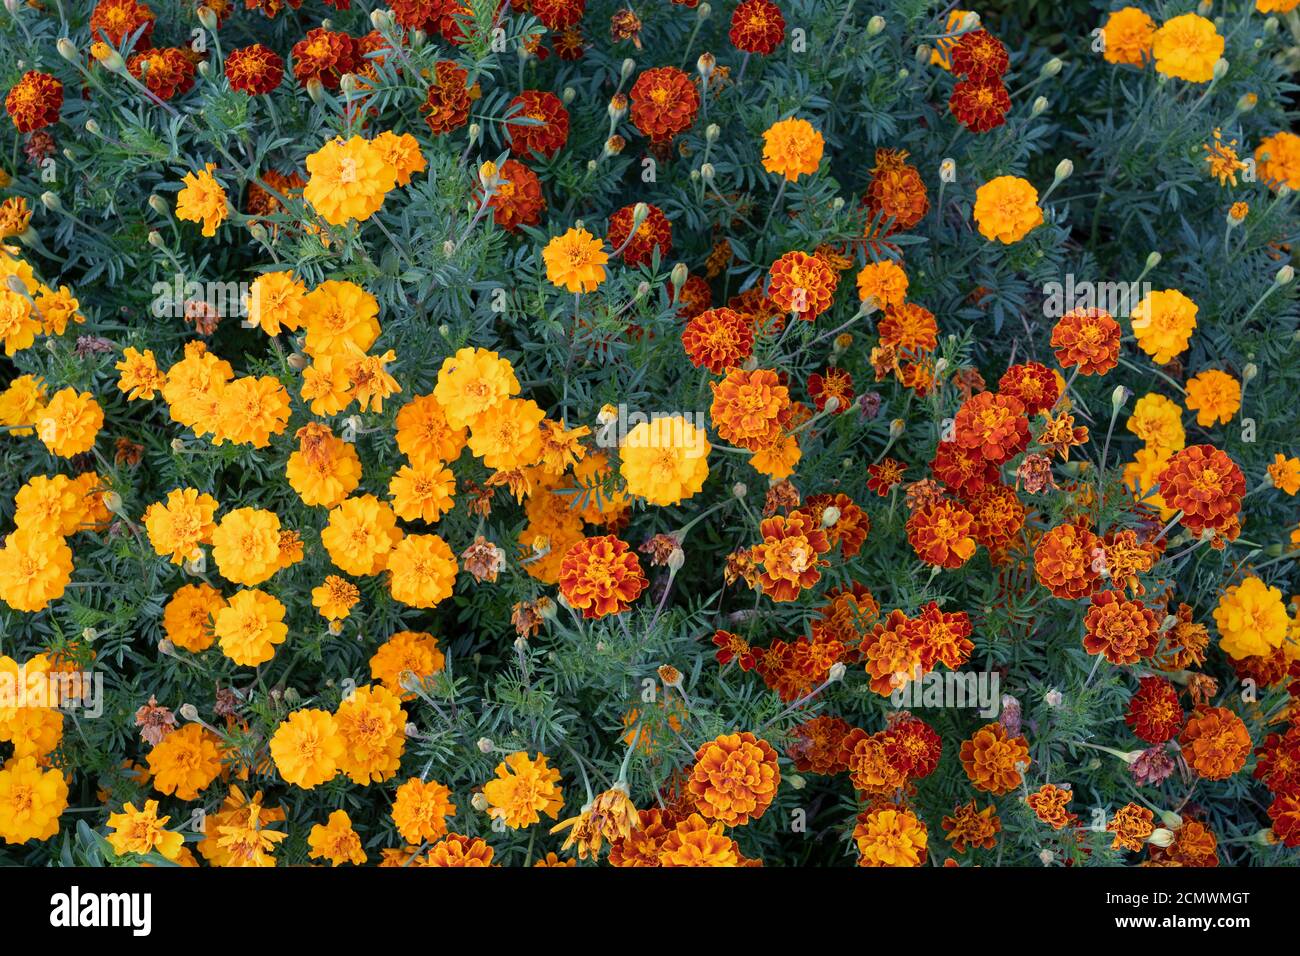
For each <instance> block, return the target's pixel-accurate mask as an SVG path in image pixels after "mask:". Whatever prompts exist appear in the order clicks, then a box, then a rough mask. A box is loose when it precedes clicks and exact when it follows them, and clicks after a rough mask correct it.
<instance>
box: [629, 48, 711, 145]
mask: <svg viewBox="0 0 1300 956" xmlns="http://www.w3.org/2000/svg"><path fill="white" fill-rule="evenodd" d="M628 98H629V99H630V100H631V103H632V111H631V116H632V123H633V125H635V126H636V128H637V129H638V130H640V131H641V133H643V134H644V135H646V136H649V137H650V139H651V140H653V141H656V142H662V141H666V140H670V139H672V138H673V137H674V136H676V135H677V134H678V133H681V132H684V131H685V130H686V129H688V128H689V127H690V125H691V124H692V123H693V122H695V114H696V113H697V112H698V111H699V108H700V94H699V91H698V90H696V88H695V84H694V83H692V82H691V78H690V77H689V76H687V75H686V74H685V73H683V72H682V71H681V70H679V69H677V67H675V66H660V67H655V68H654V69H650V70H646V71H645V72H643V73H642V74H641V75H640V76H638V77H637V78H636V82H635V83H633V84H632V89H631V90H629V91H628Z"/></svg>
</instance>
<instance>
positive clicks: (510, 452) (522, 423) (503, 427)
mask: <svg viewBox="0 0 1300 956" xmlns="http://www.w3.org/2000/svg"><path fill="white" fill-rule="evenodd" d="M545 417H546V413H545V412H544V411H542V409H541V407H540V406H538V404H537V403H536V402H534V401H533V400H532V399H525V398H507V399H504V400H503V401H500V402H498V403H497V404H495V405H493V406H492V407H491V408H489V409H488V410H487V411H485V412H483V414H481V415H479V416H478V417H477V418H475V419H474V421H473V422H472V423H471V424H470V429H469V450H470V451H472V452H473V453H474V454H475V455H477V456H478V457H480V458H482V459H483V464H485V465H487V467H489V468H492V469H494V470H496V471H511V470H513V469H516V468H526V467H528V466H529V465H532V464H534V463H536V461H537V459H539V458H541V457H542V434H541V430H540V426H541V423H542V419H543V418H545Z"/></svg>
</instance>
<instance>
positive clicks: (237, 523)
mask: <svg viewBox="0 0 1300 956" xmlns="http://www.w3.org/2000/svg"><path fill="white" fill-rule="evenodd" d="M173 494H175V493H174V492H173ZM212 558H213V560H214V561H216V562H217V570H218V571H219V572H220V573H221V576H222V577H224V578H225V579H226V580H227V581H230V582H231V583H232V584H246V585H255V584H261V583H262V582H263V581H266V580H268V579H269V578H270V577H271V575H273V574H275V572H276V571H278V570H279V569H280V518H279V516H278V515H276V513H275V512H274V511H265V510H263V509H261V508H236V509H235V510H234V511H231V512H228V513H227V514H226V515H225V517H223V518H222V519H221V522H220V523H219V524H218V525H217V526H216V528H215V529H214V530H213V532H212ZM173 560H174V558H173Z"/></svg>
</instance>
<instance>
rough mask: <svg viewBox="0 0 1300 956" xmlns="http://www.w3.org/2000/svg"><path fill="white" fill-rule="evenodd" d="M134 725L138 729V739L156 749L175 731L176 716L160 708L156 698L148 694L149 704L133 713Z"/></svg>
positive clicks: (168, 710) (164, 708)
mask: <svg viewBox="0 0 1300 956" xmlns="http://www.w3.org/2000/svg"><path fill="white" fill-rule="evenodd" d="M135 725H136V726H137V727H139V728H140V739H141V740H143V741H144V742H145V743H147V744H148V745H149V746H150V747H156V746H157V745H158V744H159V743H160V742H161V741H162V739H163V738H164V737H166V736H167V735H168V734H170V733H171V732H172V731H173V730H175V729H176V715H175V714H173V713H172V712H171V710H170V709H168V708H166V707H162V706H160V705H159V703H158V698H157V697H155V696H154V695H153V694H150V695H149V703H147V704H145V705H144V706H143V707H141V708H140V709H139V710H137V711H136V712H135Z"/></svg>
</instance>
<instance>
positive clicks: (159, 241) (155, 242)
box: [148, 229, 167, 249]
mask: <svg viewBox="0 0 1300 956" xmlns="http://www.w3.org/2000/svg"><path fill="white" fill-rule="evenodd" d="M148 240H149V245H151V246H153V247H154V248H155V249H165V248H166V247H167V244H166V243H165V242H163V237H162V233H161V232H159V231H158V230H157V229H150V230H149V236H148Z"/></svg>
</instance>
